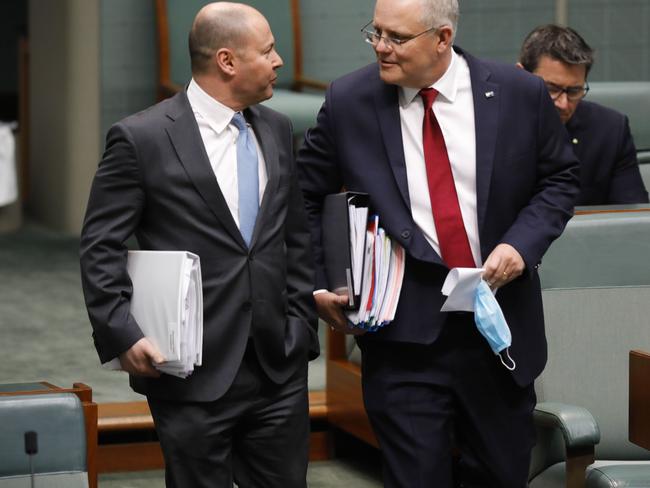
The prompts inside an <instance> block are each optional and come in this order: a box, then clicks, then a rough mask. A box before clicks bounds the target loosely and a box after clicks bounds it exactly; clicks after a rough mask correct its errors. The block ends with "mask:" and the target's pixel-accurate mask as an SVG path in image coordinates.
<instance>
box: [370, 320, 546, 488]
mask: <svg viewBox="0 0 650 488" xmlns="http://www.w3.org/2000/svg"><path fill="white" fill-rule="evenodd" d="M362 354H363V362H362V368H363V370H362V373H363V374H362V378H363V394H364V402H365V406H366V410H367V412H368V416H369V418H370V422H371V424H372V427H373V430H374V432H375V434H376V435H377V438H378V440H379V445H380V448H381V451H382V456H383V461H384V486H385V487H387V488H397V487H399V488H428V487H431V488H434V487H435V488H447V487H452V486H463V487H468V488H469V487H490V488H523V487H525V486H527V478H528V467H529V464H530V452H531V449H532V446H533V445H534V443H535V431H534V426H533V415H532V412H533V409H534V408H535V403H536V397H535V391H534V389H533V386H532V385H530V386H528V387H525V388H520V387H519V386H517V385H516V384H515V382H514V380H513V379H512V377H511V376H510V373H509V371H508V370H507V369H506V368H504V367H503V365H502V364H501V361H500V360H499V358H498V357H497V356H495V355H494V354H493V353H492V351H491V350H490V348H489V346H488V344H487V342H486V341H485V339H484V338H483V337H482V336H481V335H480V334H479V333H478V331H477V330H476V326H475V325H474V320H473V316H472V315H471V314H450V317H449V319H448V320H447V323H446V324H445V328H444V330H443V332H442V334H441V336H440V337H439V338H438V340H436V342H435V343H434V344H432V345H428V346H425V345H419V344H405V343H395V342H381V341H375V342H373V341H371V340H366V341H364V343H363V346H362ZM454 448H456V449H458V450H459V451H460V460H459V462H458V464H457V465H455V466H454V462H453V459H452V450H453V449H454ZM453 471H456V473H455V475H454V474H453V473H452V472H453Z"/></svg>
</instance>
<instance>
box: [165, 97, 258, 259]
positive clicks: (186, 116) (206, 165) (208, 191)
mask: <svg viewBox="0 0 650 488" xmlns="http://www.w3.org/2000/svg"><path fill="white" fill-rule="evenodd" d="M170 104H171V107H170V110H169V111H168V113H167V116H168V117H169V118H170V119H171V120H172V124H170V125H169V127H168V128H167V134H168V135H169V138H170V140H171V143H172V146H174V150H175V151H176V154H177V156H178V159H179V160H180V162H181V164H182V165H183V167H184V168H185V171H186V172H187V174H188V176H189V177H190V179H191V180H192V183H193V184H194V186H195V188H196V189H197V191H198V192H199V194H200V195H201V197H202V198H203V200H204V201H205V203H206V204H207V205H208V207H209V208H210V210H212V212H213V213H214V215H215V216H216V217H217V218H218V219H219V220H220V221H221V223H222V224H223V226H224V227H225V228H226V230H227V231H228V233H229V234H230V235H231V237H232V238H233V239H234V240H235V241H237V242H238V243H239V244H240V245H241V246H243V247H246V244H245V242H244V239H243V238H242V236H241V233H240V232H239V228H238V227H237V224H236V223H235V220H234V219H233V217H232V214H231V213H230V209H229V208H228V204H227V203H226V199H225V198H224V196H223V193H222V192H221V189H220V188H219V184H218V183H217V178H216V177H215V175H214V172H213V171H212V167H211V166H210V161H209V159H208V155H207V154H206V152H205V146H204V145H203V139H201V133H200V132H199V127H198V125H197V123H196V119H195V118H194V114H193V112H192V108H191V106H190V103H189V101H188V100H187V95H186V94H185V91H182V92H180V93H179V94H177V95H176V96H174V98H172V99H171V100H170Z"/></svg>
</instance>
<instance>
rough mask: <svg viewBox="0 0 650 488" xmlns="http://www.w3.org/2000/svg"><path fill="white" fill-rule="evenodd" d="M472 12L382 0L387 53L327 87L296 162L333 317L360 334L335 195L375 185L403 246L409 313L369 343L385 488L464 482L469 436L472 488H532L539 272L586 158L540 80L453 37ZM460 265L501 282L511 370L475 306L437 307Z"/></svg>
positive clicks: (380, 51)
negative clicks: (330, 240) (461, 15)
mask: <svg viewBox="0 0 650 488" xmlns="http://www.w3.org/2000/svg"><path fill="white" fill-rule="evenodd" d="M457 19H458V3H457V1H456V0H377V3H376V6H375V11H374V18H373V20H372V21H371V22H369V23H368V25H367V26H366V27H365V28H364V32H363V34H364V37H365V40H366V41H367V42H368V43H369V44H370V45H371V46H372V47H373V48H374V50H375V52H376V55H377V63H376V64H373V65H370V66H366V67H364V68H362V69H360V70H358V71H355V72H353V73H351V74H349V75H346V76H344V77H342V78H340V79H338V80H336V81H334V82H333V83H331V85H330V86H329V88H328V90H327V95H326V99H325V103H324V104H323V107H322V109H321V111H320V113H319V115H318V121H317V125H316V127H315V128H313V129H311V130H310V131H309V132H308V133H307V134H306V140H305V145H304V147H303V148H302V149H301V151H300V152H299V155H298V167H299V172H300V177H301V185H302V189H303V193H304V195H305V200H306V205H307V211H308V214H309V216H310V220H311V225H312V235H313V239H314V244H315V257H316V266H317V286H316V288H317V291H316V292H315V298H316V304H317V309H318V311H319V314H320V316H321V317H322V318H323V319H324V320H325V321H326V322H327V323H328V324H330V326H332V327H334V328H336V329H338V330H341V331H344V332H348V333H352V332H354V329H351V328H349V327H348V325H347V322H346V320H345V316H344V315H343V313H342V310H341V305H342V304H344V303H345V302H346V298H345V297H339V296H337V295H335V294H334V293H331V292H329V291H327V288H328V283H327V280H326V278H325V275H324V272H323V261H322V248H321V239H320V214H321V209H322V203H323V199H324V197H325V196H326V195H328V194H331V193H336V192H338V191H340V190H341V188H346V189H347V190H351V191H360V192H366V193H368V194H369V195H370V204H371V206H372V208H373V211H374V212H376V213H377V214H378V215H379V219H380V220H379V221H380V225H382V226H383V227H384V228H385V229H386V231H387V233H388V234H389V235H390V237H391V238H392V239H394V240H395V241H396V242H398V243H399V244H401V245H402V246H403V247H404V248H405V249H406V271H405V276H404V282H403V287H402V291H401V296H400V300H399V306H398V309H397V314H396V317H395V320H394V321H393V322H392V323H391V324H390V325H388V326H387V327H385V328H383V329H381V330H380V331H379V332H375V333H367V334H365V335H362V336H359V338H358V343H359V346H360V348H361V351H362V356H363V362H362V375H363V394H364V402H365V406H366V410H367V412H368V416H369V418H370V421H371V424H372V427H373V430H374V432H375V434H376V436H377V438H378V440H379V444H380V447H381V451H382V455H383V459H384V463H383V464H384V483H385V486H387V487H404V488H413V487H416V486H417V487H429V486H430V487H439V488H440V487H447V486H451V485H452V455H451V452H452V447H453V446H456V447H457V448H458V449H459V450H460V452H461V456H460V457H461V459H460V462H459V476H460V480H461V482H462V483H463V486H468V487H469V486H489V487H500V488H507V487H513V488H514V487H517V488H520V487H523V486H525V485H526V482H527V474H528V465H529V459H530V451H531V448H532V446H533V444H534V442H535V436H534V427H533V421H532V412H533V409H534V406H535V402H536V398H535V392H534V389H533V380H534V379H535V377H536V376H538V375H539V374H540V372H541V371H542V369H543V368H544V365H545V362H546V339H545V335H544V323H543V315H542V300H541V292H540V284H539V279H538V275H537V267H538V265H539V264H540V262H541V259H542V256H543V254H544V253H545V251H546V250H547V249H548V247H549V245H550V244H551V242H552V241H553V240H554V239H555V238H556V237H558V235H560V233H561V232H562V230H563V229H564V226H565V224H566V222H567V221H568V220H569V218H570V217H571V215H572V210H573V206H574V201H575V198H576V196H577V194H578V161H577V159H576V157H575V155H574V154H573V151H572V149H571V146H570V144H569V143H568V137H567V134H566V130H565V129H564V127H563V126H562V123H561V121H560V119H559V117H558V116H557V113H556V111H555V109H554V108H553V104H552V102H551V100H550V98H549V96H548V93H547V90H546V87H545V85H544V83H543V81H542V80H541V79H540V78H538V77H535V76H532V75H530V74H529V73H526V72H525V71H524V70H520V69H517V68H516V67H514V66H507V65H503V64H497V63H492V62H486V61H481V60H478V59H476V58H474V57H472V56H471V55H470V54H468V53H467V52H465V51H463V50H462V49H460V48H457V47H452V43H453V39H454V34H455V32H456V24H457ZM428 88H433V89H434V90H435V92H434V91H432V90H428ZM432 93H433V94H434V95H436V97H435V100H434V101H433V102H431V99H432V98H433V97H431V94H432ZM425 103H427V104H430V103H432V105H431V106H432V109H430V108H427V109H426V110H425V105H424V104H425ZM440 134H442V137H440ZM443 139H444V141H443ZM432 148H433V149H432ZM443 173H444V175H443ZM450 175H451V177H450ZM441 202H442V203H441ZM434 208H435V209H436V210H435V211H434V210H433V209H434ZM452 214H453V215H452ZM458 222H460V224H458ZM450 228H453V230H452V231H450ZM443 236H444V238H442V237H443ZM450 242H451V244H450ZM460 254H462V255H463V256H462V257H459V255H460ZM457 266H473V267H483V268H484V269H485V271H484V274H483V278H484V279H485V280H486V281H487V282H488V283H489V284H491V286H492V287H493V289H498V293H497V295H496V297H497V300H498V301H499V303H500V305H501V308H502V310H503V312H504V314H505V318H506V319H507V322H508V325H509V327H510V330H511V332H512V346H511V347H510V351H509V352H510V355H511V357H512V359H513V360H514V361H515V363H516V367H515V368H514V371H512V372H510V371H508V370H507V369H506V368H504V366H503V365H502V363H501V360H500V358H499V357H498V356H496V355H495V354H494V353H493V352H492V350H491V349H490V347H489V345H488V343H487V341H486V340H485V339H484V338H483V337H482V336H481V335H480V334H479V332H478V331H477V327H476V325H475V323H474V317H473V314H471V313H467V312H454V313H443V312H440V308H441V306H442V304H443V302H444V299H445V297H444V296H443V295H442V294H441V286H442V283H443V281H444V279H445V277H446V276H447V273H448V272H449V268H451V267H457Z"/></svg>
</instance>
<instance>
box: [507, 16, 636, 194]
mask: <svg viewBox="0 0 650 488" xmlns="http://www.w3.org/2000/svg"><path fill="white" fill-rule="evenodd" d="M593 53H594V52H593V49H592V48H591V47H589V45H588V44H587V43H586V42H585V40H584V39H583V38H582V37H581V36H580V35H579V34H578V33H577V32H576V31H575V30H573V29H571V28H570V27H561V26H558V25H552V24H549V25H544V26H541V27H537V28H536V29H535V30H533V31H532V32H531V33H530V34H528V36H527V37H526V40H525V41H524V44H523V46H522V48H521V53H520V56H519V63H518V66H520V67H522V68H524V69H525V70H526V71H529V72H531V73H534V74H536V75H537V76H540V77H541V78H542V79H543V80H544V82H545V83H546V87H547V88H548V92H549V94H550V95H551V98H552V99H553V102H554V103H555V108H556V109H557V111H558V113H559V114H560V118H561V119H562V122H564V124H565V126H566V128H567V131H568V132H569V138H570V140H571V143H572V145H573V150H574V151H575V153H576V156H578V159H579V160H580V183H581V185H580V186H581V188H580V196H579V197H578V201H577V202H576V205H607V204H625V203H647V202H648V192H647V191H646V188H645V186H644V185H643V180H642V179H641V173H640V171H639V163H638V161H637V157H636V148H635V147H634V142H633V141H632V135H631V134H630V126H629V122H628V119H627V117H626V116H625V115H623V114H621V113H619V112H616V111H615V110H612V109H610V108H606V107H603V106H601V105H598V104H596V103H593V102H589V101H583V100H582V99H583V98H584V97H585V96H586V95H587V93H588V92H589V84H588V83H587V76H588V75H589V71H590V70H591V66H592V65H593V62H594V56H593Z"/></svg>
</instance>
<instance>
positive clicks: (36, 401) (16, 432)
mask: <svg viewBox="0 0 650 488" xmlns="http://www.w3.org/2000/svg"><path fill="white" fill-rule="evenodd" d="M27 431H34V432H36V433H37V446H38V451H37V453H36V454H34V455H33V456H32V460H33V462H32V465H33V470H34V481H35V486H37V487H38V486H40V487H47V488H87V487H88V472H87V466H86V429H85V424H84V413H83V408H82V405H81V402H80V401H79V398H78V397H77V396H76V395H75V394H73V393H52V394H43V395H15V396H0V488H22V487H27V486H30V477H31V469H30V462H29V457H28V455H27V454H26V453H25V440H24V434H25V432H27Z"/></svg>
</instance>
